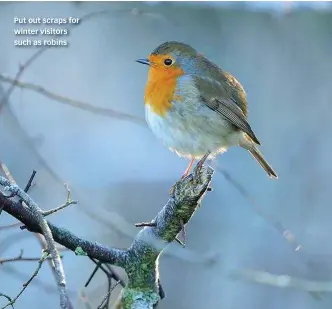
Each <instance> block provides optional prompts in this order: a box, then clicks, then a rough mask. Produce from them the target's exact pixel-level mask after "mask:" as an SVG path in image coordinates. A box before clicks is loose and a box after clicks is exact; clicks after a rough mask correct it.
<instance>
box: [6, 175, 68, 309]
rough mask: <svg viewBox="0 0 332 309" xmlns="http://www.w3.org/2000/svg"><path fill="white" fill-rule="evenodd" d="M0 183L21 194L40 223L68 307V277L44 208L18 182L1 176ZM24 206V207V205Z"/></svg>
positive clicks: (8, 189) (12, 191) (60, 290)
mask: <svg viewBox="0 0 332 309" xmlns="http://www.w3.org/2000/svg"><path fill="white" fill-rule="evenodd" d="M0 184H1V185H2V186H5V190H6V191H9V192H11V193H15V194H16V195H17V196H19V197H20V198H21V199H22V200H23V201H24V202H25V204H26V205H27V206H28V207H29V209H30V211H31V212H32V214H33V216H34V217H35V218H36V220H37V222H38V225H39V226H40V228H41V230H42V232H43V235H44V237H45V240H46V242H47V247H48V250H49V252H50V255H51V256H52V260H53V263H54V265H55V269H56V274H57V284H58V288H59V292H60V307H61V308H67V304H68V297H67V292H66V279H65V274H64V271H63V266H62V262H61V259H60V255H59V252H58V250H57V249H56V246H55V242H54V239H53V235H52V232H51V230H50V228H49V226H48V224H47V221H46V220H45V219H44V216H43V214H42V210H41V209H40V208H39V207H38V205H37V204H36V203H35V202H34V201H33V200H32V199H31V197H30V196H29V195H28V194H27V193H25V192H24V191H23V190H22V189H20V188H19V187H18V186H17V185H16V184H12V183H11V182H10V181H9V180H7V179H6V178H4V177H0ZM22 208H23V207H22Z"/></svg>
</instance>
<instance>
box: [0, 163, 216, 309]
mask: <svg viewBox="0 0 332 309" xmlns="http://www.w3.org/2000/svg"><path fill="white" fill-rule="evenodd" d="M212 175H213V169H212V168H210V167H203V168H201V166H200V167H199V168H197V166H196V168H195V170H194V173H193V174H191V175H188V176H187V177H186V178H184V179H181V180H180V181H179V182H177V183H176V184H175V185H174V186H173V190H172V196H171V198H170V200H169V201H168V202H167V204H166V205H165V206H164V207H163V209H162V210H161V211H160V212H159V213H158V214H157V216H156V217H155V218H154V219H153V220H152V222H156V226H147V227H144V228H143V229H142V230H141V231H140V232H139V233H138V234H137V235H136V237H135V239H134V241H133V243H132V245H131V246H130V247H129V248H128V249H127V250H126V251H124V250H120V249H116V248H106V247H104V246H102V245H99V244H97V243H91V242H89V241H87V240H84V239H81V238H79V237H77V236H75V235H73V234H72V233H71V232H69V231H68V230H65V229H62V228H59V227H56V226H55V225H52V224H51V223H49V222H48V226H49V229H50V230H51V233H52V234H53V237H54V240H55V241H56V242H58V243H60V244H62V245H64V246H65V247H67V248H68V249H70V250H72V251H74V252H75V253H76V254H78V255H88V256H89V257H91V258H94V259H98V260H99V261H101V262H106V263H109V264H112V265H116V266H120V267H122V268H124V269H125V271H126V273H127V275H128V284H127V286H126V287H125V288H124V290H123V293H122V307H123V308H124V309H139V308H144V309H152V308H153V307H155V305H156V304H157V303H158V302H159V300H160V298H161V295H164V293H161V291H162V288H161V286H160V278H159V272H158V259H159V256H160V254H161V253H162V252H163V250H164V249H165V248H166V247H167V246H168V244H169V243H171V242H173V241H174V240H175V239H176V236H177V234H178V233H179V232H180V231H181V229H182V224H187V223H188V221H189V220H190V218H191V217H192V215H193V214H194V212H195V211H196V209H197V208H198V206H199V205H200V202H201V200H202V198H203V196H204V195H205V193H206V192H207V189H208V187H209V184H210V182H211V179H212ZM5 185H7V183H6V184H5ZM15 188H16V187H15ZM15 192H16V190H15ZM23 196H24V195H23ZM24 200H27V201H28V202H29V203H28V204H29V205H30V204H31V203H30V202H31V201H30V200H29V199H27V198H26V196H24ZM0 206H1V207H3V209H4V211H6V212H7V213H9V214H11V215H12V216H14V217H15V218H17V219H19V220H20V221H21V222H22V223H23V224H25V225H26V227H27V229H28V230H30V231H33V232H38V233H41V232H42V229H41V227H40V225H39V221H38V218H36V216H35V215H34V213H33V211H32V209H31V208H27V207H22V206H21V207H19V205H18V204H17V203H15V202H13V201H12V200H10V199H8V198H6V197H5V196H4V195H3V194H1V193H0ZM162 292H163V291H162Z"/></svg>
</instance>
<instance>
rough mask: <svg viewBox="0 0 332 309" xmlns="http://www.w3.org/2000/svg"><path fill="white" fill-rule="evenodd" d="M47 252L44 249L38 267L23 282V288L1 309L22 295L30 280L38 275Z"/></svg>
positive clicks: (11, 304) (3, 308)
mask: <svg viewBox="0 0 332 309" xmlns="http://www.w3.org/2000/svg"><path fill="white" fill-rule="evenodd" d="M48 255H49V253H48V252H47V251H44V252H43V254H42V256H41V258H40V259H39V262H38V267H37V269H36V270H35V272H34V273H33V275H32V276H31V278H30V279H29V280H28V281H27V282H26V283H24V284H23V288H22V290H21V291H20V292H19V293H18V294H17V296H16V297H15V298H13V299H11V300H10V302H9V303H8V304H7V305H5V306H4V307H2V308H1V309H5V308H7V307H9V306H12V307H13V305H14V303H15V302H16V301H17V299H18V298H19V297H20V296H21V295H22V293H23V292H24V290H25V289H26V288H27V287H28V285H29V284H30V283H31V281H32V280H33V279H34V278H35V277H36V276H37V275H38V272H39V270H40V268H41V266H42V264H43V262H44V261H45V260H46V259H47V257H48Z"/></svg>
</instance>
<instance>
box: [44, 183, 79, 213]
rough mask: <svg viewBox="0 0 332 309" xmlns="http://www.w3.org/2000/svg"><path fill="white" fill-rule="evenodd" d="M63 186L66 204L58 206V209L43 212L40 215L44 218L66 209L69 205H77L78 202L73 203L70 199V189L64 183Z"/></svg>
mask: <svg viewBox="0 0 332 309" xmlns="http://www.w3.org/2000/svg"><path fill="white" fill-rule="evenodd" d="M64 186H65V188H66V191H67V197H66V202H65V203H64V204H62V205H60V206H59V207H56V208H53V209H50V210H46V211H43V212H42V214H43V216H44V217H46V216H49V215H51V214H54V213H55V212H58V211H60V210H62V209H64V208H66V207H68V206H69V205H73V204H77V203H78V201H74V200H72V199H71V191H70V188H69V186H68V184H67V183H65V184H64Z"/></svg>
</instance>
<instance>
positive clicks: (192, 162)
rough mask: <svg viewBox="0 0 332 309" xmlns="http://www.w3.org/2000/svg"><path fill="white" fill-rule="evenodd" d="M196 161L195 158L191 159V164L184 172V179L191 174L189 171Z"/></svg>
mask: <svg viewBox="0 0 332 309" xmlns="http://www.w3.org/2000/svg"><path fill="white" fill-rule="evenodd" d="M194 162H195V159H194V158H193V159H191V160H190V162H189V165H188V166H187V168H186V170H185V171H184V173H183V175H182V177H181V179H183V178H185V177H187V176H188V174H189V172H190V170H191V167H192V166H193V164H194Z"/></svg>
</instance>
